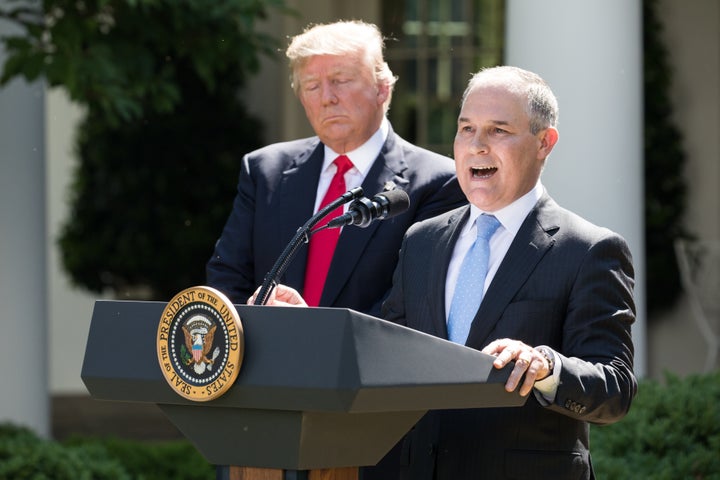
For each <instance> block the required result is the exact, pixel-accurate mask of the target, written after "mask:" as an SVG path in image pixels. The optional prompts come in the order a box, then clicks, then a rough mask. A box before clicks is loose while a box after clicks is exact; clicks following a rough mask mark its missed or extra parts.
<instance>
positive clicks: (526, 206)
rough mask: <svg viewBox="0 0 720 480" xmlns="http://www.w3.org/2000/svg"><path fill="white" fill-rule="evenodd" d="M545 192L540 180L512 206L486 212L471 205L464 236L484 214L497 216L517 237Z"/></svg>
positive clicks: (504, 226) (503, 225) (506, 228)
mask: <svg viewBox="0 0 720 480" xmlns="http://www.w3.org/2000/svg"><path fill="white" fill-rule="evenodd" d="M543 191H544V187H543V185H542V183H541V182H540V180H538V182H537V183H536V184H535V186H534V187H533V188H532V190H530V191H529V192H528V193H526V194H525V195H523V196H522V197H520V198H518V199H517V200H515V201H514V202H512V203H511V204H510V205H507V206H506V207H503V208H501V209H500V210H497V211H495V212H484V211H482V210H480V209H479V208H478V207H476V206H475V205H473V204H470V218H469V219H468V222H467V223H466V224H465V228H464V229H463V232H462V235H467V234H468V233H469V232H470V231H471V230H472V229H473V228H474V227H475V220H477V217H479V216H480V215H481V214H483V213H487V214H489V215H495V217H496V218H497V219H498V221H500V225H502V227H503V228H504V229H505V230H507V231H509V232H510V233H512V235H513V236H515V235H516V234H517V232H518V230H520V226H521V225H522V223H523V222H524V221H525V217H527V215H528V213H530V210H532V209H533V207H534V206H535V204H536V203H537V202H538V200H540V197H541V196H542V193H543ZM473 231H474V230H473Z"/></svg>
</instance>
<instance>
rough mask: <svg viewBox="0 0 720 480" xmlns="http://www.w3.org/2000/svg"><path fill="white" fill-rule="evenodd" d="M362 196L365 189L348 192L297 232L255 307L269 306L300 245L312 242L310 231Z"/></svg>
mask: <svg viewBox="0 0 720 480" xmlns="http://www.w3.org/2000/svg"><path fill="white" fill-rule="evenodd" d="M362 194H363V189H362V188H360V187H357V188H353V189H352V190H348V191H347V192H345V193H343V194H342V195H341V196H340V197H338V198H337V199H335V200H333V201H332V202H330V203H329V204H327V205H326V206H325V207H324V208H322V209H321V210H320V211H318V212H317V213H316V214H315V215H313V216H312V217H310V220H308V221H307V222H305V225H303V226H302V227H300V228H299V229H298V230H297V232H296V233H295V236H294V237H293V238H292V240H290V243H288V245H287V246H286V247H285V250H283V252H282V254H281V255H280V257H279V258H278V259H277V261H276V262H275V265H273V267H272V269H270V271H269V272H268V273H267V275H265V279H264V281H263V284H262V287H260V291H259V292H258V295H257V298H256V299H255V305H265V304H267V301H268V299H269V298H270V294H271V293H272V291H273V289H274V288H275V286H276V285H277V280H278V278H280V276H281V275H282V274H283V273H285V270H286V269H287V267H288V265H290V261H291V260H292V259H293V257H294V256H295V254H296V253H297V250H298V248H299V247H300V245H301V244H303V243H308V242H309V241H310V235H312V234H313V233H315V232H311V231H310V229H311V228H312V227H314V226H315V225H316V224H317V223H318V222H319V221H320V220H322V219H323V218H325V217H326V216H328V214H330V212H332V211H333V210H335V209H336V208H337V207H339V206H341V205H345V204H346V203H348V202H351V201H352V200H355V199H356V198H359V197H361V196H362Z"/></svg>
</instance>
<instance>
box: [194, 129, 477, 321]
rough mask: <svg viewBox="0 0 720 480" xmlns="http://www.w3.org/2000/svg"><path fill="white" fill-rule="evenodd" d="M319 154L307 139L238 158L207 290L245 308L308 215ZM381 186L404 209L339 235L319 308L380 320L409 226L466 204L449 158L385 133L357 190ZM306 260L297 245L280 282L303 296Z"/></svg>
mask: <svg viewBox="0 0 720 480" xmlns="http://www.w3.org/2000/svg"><path fill="white" fill-rule="evenodd" d="M323 154H324V152H323V144H322V143H321V142H320V141H319V139H318V138H317V137H312V138H307V139H302V140H295V141H291V142H285V143H278V144H274V145H270V146H267V147H265V148H262V149H260V150H257V151H255V152H252V153H250V154H248V155H246V156H245V157H244V159H243V161H242V170H241V172H240V179H239V183H238V193H237V196H236V198H235V202H234V204H233V209H232V212H231V213H230V217H229V219H228V221H227V224H226V225H225V228H224V230H223V232H222V235H221V237H220V239H219V240H218V242H217V244H216V246H215V251H214V253H213V255H212V258H211V259H210V261H209V262H208V264H207V282H208V285H209V286H212V287H215V288H218V289H219V290H221V291H222V292H224V293H225V294H226V295H228V296H229V297H230V299H231V300H232V301H233V302H235V303H245V302H246V301H247V299H248V297H249V296H250V295H251V294H252V293H253V292H254V291H255V289H256V288H257V287H259V286H260V285H262V283H263V280H264V277H265V275H266V274H267V272H269V271H270V270H271V269H272V267H273V265H274V264H275V262H276V260H277V259H278V257H279V256H280V254H281V253H282V252H283V250H284V249H285V247H286V245H287V244H288V242H289V241H290V240H291V239H292V238H293V236H294V235H295V233H296V231H297V229H298V228H299V227H301V226H302V225H304V224H305V222H306V221H307V220H308V219H309V218H310V217H312V215H313V208H314V204H315V197H316V191H317V185H318V179H319V177H320V169H321V167H322V163H323ZM387 182H393V183H394V184H395V185H396V186H397V188H401V189H403V190H405V191H406V192H407V193H408V195H409V197H410V208H409V209H408V210H407V211H406V212H405V213H403V214H401V215H398V216H396V217H393V218H391V219H387V220H383V221H377V222H374V223H373V224H371V225H370V226H369V227H367V228H360V227H355V226H347V227H344V228H343V231H342V233H341V235H340V239H339V241H338V245H337V248H336V250H335V254H334V257H333V261H332V264H331V265H330V271H329V272H328V279H327V282H326V285H325V290H324V291H323V294H322V298H321V300H320V305H321V306H336V307H345V308H352V309H354V310H357V311H360V312H364V313H370V314H373V315H376V316H377V315H379V314H380V305H381V303H382V300H383V299H384V298H385V297H386V296H387V292H388V291H389V290H390V286H391V283H392V273H393V270H394V268H395V264H396V263H397V255H398V250H399V249H400V243H401V242H402V238H403V235H404V234H405V231H406V230H407V229H408V227H410V225H411V224H412V223H414V222H416V221H418V220H423V219H426V218H429V217H431V216H434V215H437V214H440V213H443V212H446V211H448V210H451V209H453V208H455V207H457V206H459V205H463V204H466V203H467V201H466V200H465V197H464V196H463V194H462V191H461V190H460V187H459V185H458V183H457V179H456V178H455V166H454V162H453V161H452V159H450V158H448V157H443V156H441V155H438V154H435V153H432V152H429V151H427V150H423V149H421V148H419V147H416V146H414V145H412V144H410V143H408V142H406V141H405V140H403V139H402V138H400V137H399V136H398V135H396V134H395V133H394V132H393V131H392V129H391V130H390V132H389V134H388V138H387V140H386V142H385V144H384V146H383V148H382V150H381V152H380V154H379V156H378V158H377V159H376V160H375V162H374V163H373V165H372V167H371V169H370V171H369V172H368V174H367V176H366V178H365V181H364V183H363V184H362V188H363V191H364V194H365V195H366V196H368V197H372V196H373V195H375V194H376V193H378V192H381V191H382V190H383V189H384V187H385V185H386V183H387ZM306 261H307V248H306V247H305V246H303V247H302V248H301V249H300V250H299V251H298V254H297V256H296V257H295V258H294V260H293V261H292V262H291V263H290V265H289V266H288V268H287V270H286V272H285V276H284V277H283V278H281V279H280V282H281V283H284V284H286V285H289V286H291V287H293V288H295V289H297V290H299V291H300V292H301V293H302V288H303V283H304V276H305V263H306Z"/></svg>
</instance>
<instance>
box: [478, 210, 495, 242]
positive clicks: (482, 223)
mask: <svg viewBox="0 0 720 480" xmlns="http://www.w3.org/2000/svg"><path fill="white" fill-rule="evenodd" d="M475 225H476V226H477V236H478V238H482V239H484V240H488V239H490V237H492V235H493V233H495V230H497V229H498V227H499V226H500V222H499V221H498V219H497V218H495V216H494V215H485V214H482V215H480V216H479V217H478V218H477V220H476V221H475Z"/></svg>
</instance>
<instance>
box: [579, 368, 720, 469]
mask: <svg viewBox="0 0 720 480" xmlns="http://www.w3.org/2000/svg"><path fill="white" fill-rule="evenodd" d="M590 450H591V452H592V455H593V465H594V467H595V471H596V473H597V476H598V478H603V479H604V478H608V479H610V478H612V479H620V480H622V479H635V478H642V479H646V480H678V479H708V480H709V479H720V370H718V371H715V372H714V373H712V374H707V375H692V376H688V377H686V378H684V379H681V378H679V377H677V376H672V375H670V374H668V375H667V376H666V379H665V382H664V383H660V382H656V381H650V380H645V381H643V382H641V383H640V387H639V390H638V394H637V397H636V398H635V401H634V403H633V406H632V408H631V409H630V412H629V413H628V415H627V416H626V417H625V418H624V419H623V420H622V421H620V422H618V423H616V424H613V425H607V426H593V427H592V429H591V447H590Z"/></svg>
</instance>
